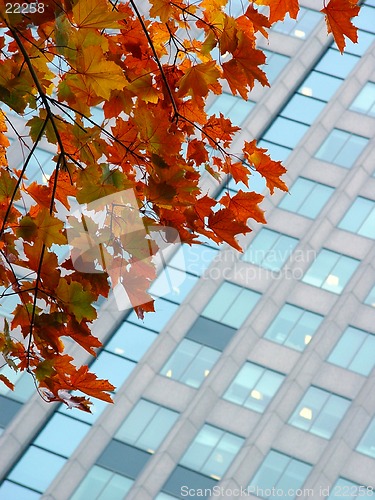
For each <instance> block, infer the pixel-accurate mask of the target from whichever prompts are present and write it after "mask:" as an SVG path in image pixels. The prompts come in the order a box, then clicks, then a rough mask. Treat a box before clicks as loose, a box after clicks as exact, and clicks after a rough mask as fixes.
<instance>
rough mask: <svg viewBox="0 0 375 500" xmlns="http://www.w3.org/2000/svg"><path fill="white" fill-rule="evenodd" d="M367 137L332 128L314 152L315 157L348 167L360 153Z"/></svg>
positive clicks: (366, 141)
mask: <svg viewBox="0 0 375 500" xmlns="http://www.w3.org/2000/svg"><path fill="white" fill-rule="evenodd" d="M367 143H368V139H367V138H366V137H361V136H359V135H355V134H351V133H349V132H345V131H344V130H338V129H333V130H332V132H331V133H330V134H329V136H328V137H327V139H326V140H325V141H324V142H323V144H322V145H321V146H320V148H319V149H318V151H317V152H316V153H315V158H318V159H319V160H323V161H327V162H330V163H334V164H335V165H339V166H340V167H345V168H350V167H352V166H353V165H354V163H355V161H356V160H357V158H358V157H359V155H360V154H361V153H362V151H363V150H364V148H365V147H366V144H367Z"/></svg>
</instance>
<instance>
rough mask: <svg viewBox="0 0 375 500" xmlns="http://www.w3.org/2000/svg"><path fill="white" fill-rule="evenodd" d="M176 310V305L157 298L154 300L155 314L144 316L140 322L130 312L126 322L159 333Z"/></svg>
mask: <svg viewBox="0 0 375 500" xmlns="http://www.w3.org/2000/svg"><path fill="white" fill-rule="evenodd" d="M177 308H178V304H174V303H173V302H169V300H164V299H162V298H157V299H155V311H156V314H152V313H151V314H145V317H144V319H142V320H141V319H139V318H138V316H137V314H136V313H135V312H134V311H132V312H131V313H130V314H129V316H128V317H127V321H130V322H131V323H134V324H136V325H140V326H143V327H144V328H148V329H149V330H153V331H154V332H158V333H159V332H161V331H162V329H163V328H164V327H165V325H166V324H167V323H168V321H169V320H170V319H171V317H172V316H173V314H174V313H175V312H176V310H177Z"/></svg>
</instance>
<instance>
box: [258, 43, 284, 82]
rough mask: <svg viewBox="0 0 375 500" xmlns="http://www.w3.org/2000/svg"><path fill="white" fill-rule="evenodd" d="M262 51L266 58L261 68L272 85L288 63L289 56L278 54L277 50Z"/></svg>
mask: <svg viewBox="0 0 375 500" xmlns="http://www.w3.org/2000/svg"><path fill="white" fill-rule="evenodd" d="M263 52H264V54H265V55H266V58H267V59H266V64H265V65H264V66H263V67H262V69H263V71H264V72H265V73H266V75H267V78H268V81H269V83H270V84H271V85H272V83H273V82H274V81H275V80H276V78H277V77H278V76H279V74H280V73H281V71H282V70H283V69H284V68H285V66H286V65H287V64H288V62H289V59H290V58H289V57H288V56H285V55H283V54H278V53H277V52H271V51H270V50H263Z"/></svg>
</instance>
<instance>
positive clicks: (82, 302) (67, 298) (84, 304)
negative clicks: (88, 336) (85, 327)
mask: <svg viewBox="0 0 375 500" xmlns="http://www.w3.org/2000/svg"><path fill="white" fill-rule="evenodd" d="M55 293H56V297H57V298H58V299H59V300H60V301H61V302H62V303H63V304H64V306H65V307H66V309H67V311H68V312H69V313H70V314H72V315H73V316H74V317H75V318H76V320H77V321H78V322H80V321H82V320H83V319H84V318H85V319H89V320H93V319H95V318H96V311H95V308H94V307H93V306H92V301H93V300H92V299H93V297H92V294H91V293H90V292H87V291H85V290H84V289H83V287H82V284H81V283H78V282H76V281H72V282H71V283H68V282H67V281H66V279H64V278H61V279H60V282H59V284H58V286H57V288H56V292H55Z"/></svg>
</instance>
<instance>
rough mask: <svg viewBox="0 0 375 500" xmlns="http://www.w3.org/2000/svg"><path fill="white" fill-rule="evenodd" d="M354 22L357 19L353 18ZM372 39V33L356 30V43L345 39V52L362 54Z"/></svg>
mask: <svg viewBox="0 0 375 500" xmlns="http://www.w3.org/2000/svg"><path fill="white" fill-rule="evenodd" d="M362 7H363V5H362ZM372 10H374V9H372ZM354 23H355V25H357V20H355V21H354ZM373 40H374V35H372V34H370V33H366V32H365V31H362V30H358V41H357V43H353V42H352V41H351V40H349V39H346V46H345V52H348V53H350V54H355V55H357V56H362V55H363V54H364V53H365V52H366V50H367V49H368V48H369V47H370V45H371V44H372V41H373Z"/></svg>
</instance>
